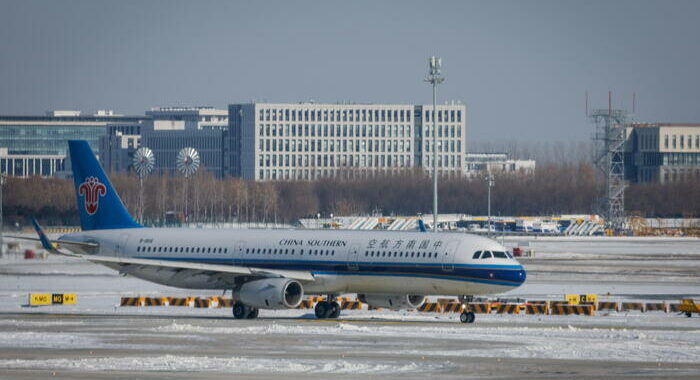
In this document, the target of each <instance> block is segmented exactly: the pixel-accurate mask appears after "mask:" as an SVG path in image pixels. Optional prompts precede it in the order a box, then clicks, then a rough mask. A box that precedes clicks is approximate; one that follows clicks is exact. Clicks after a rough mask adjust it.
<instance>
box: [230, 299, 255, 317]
mask: <svg viewBox="0 0 700 380" xmlns="http://www.w3.org/2000/svg"><path fill="white" fill-rule="evenodd" d="M233 317H234V318H236V319H255V318H257V317H258V308H256V307H250V306H248V305H246V304H244V303H242V302H236V303H234V304H233Z"/></svg>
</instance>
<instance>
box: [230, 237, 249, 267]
mask: <svg viewBox="0 0 700 380" xmlns="http://www.w3.org/2000/svg"><path fill="white" fill-rule="evenodd" d="M245 248H246V242H245V241H239V242H237V243H236V249H235V250H234V252H233V257H232V261H233V265H240V264H241V261H242V260H243V258H244V257H245Z"/></svg>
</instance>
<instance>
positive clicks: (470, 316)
mask: <svg viewBox="0 0 700 380" xmlns="http://www.w3.org/2000/svg"><path fill="white" fill-rule="evenodd" d="M473 299H474V296H460V297H459V302H460V303H461V304H462V314H460V315H459V321H460V322H462V323H474V320H476V314H474V312H473V311H472V308H471V307H470V306H469V303H470V302H472V300H473Z"/></svg>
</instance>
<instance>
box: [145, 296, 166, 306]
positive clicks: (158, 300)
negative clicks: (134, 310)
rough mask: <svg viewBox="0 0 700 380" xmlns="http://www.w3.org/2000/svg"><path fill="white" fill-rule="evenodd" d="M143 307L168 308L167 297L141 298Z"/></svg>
mask: <svg viewBox="0 0 700 380" xmlns="http://www.w3.org/2000/svg"><path fill="white" fill-rule="evenodd" d="M142 298H143V306H168V304H169V303H170V301H168V298H167V297H142Z"/></svg>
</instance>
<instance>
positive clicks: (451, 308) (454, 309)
mask: <svg viewBox="0 0 700 380" xmlns="http://www.w3.org/2000/svg"><path fill="white" fill-rule="evenodd" d="M452 301H454V300H452ZM438 305H440V308H441V309H442V312H443V313H461V312H462V310H464V305H462V304H461V303H459V302H448V303H442V304H441V303H439V302H438Z"/></svg>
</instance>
